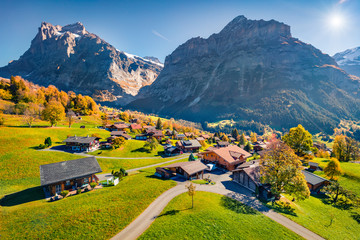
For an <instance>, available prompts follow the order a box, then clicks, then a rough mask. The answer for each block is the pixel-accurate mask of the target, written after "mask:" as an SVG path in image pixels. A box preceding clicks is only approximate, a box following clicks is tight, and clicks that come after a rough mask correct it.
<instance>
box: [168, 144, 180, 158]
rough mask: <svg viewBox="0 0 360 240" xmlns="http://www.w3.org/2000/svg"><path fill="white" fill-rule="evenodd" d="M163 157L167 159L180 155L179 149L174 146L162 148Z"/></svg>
mask: <svg viewBox="0 0 360 240" xmlns="http://www.w3.org/2000/svg"><path fill="white" fill-rule="evenodd" d="M164 152H165V155H166V156H168V157H172V156H176V155H179V154H181V153H182V151H181V149H180V148H178V147H175V146H172V145H170V146H164Z"/></svg>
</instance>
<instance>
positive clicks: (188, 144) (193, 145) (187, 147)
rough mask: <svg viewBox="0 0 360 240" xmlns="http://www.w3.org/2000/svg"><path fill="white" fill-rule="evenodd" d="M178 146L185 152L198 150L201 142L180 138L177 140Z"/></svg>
mask: <svg viewBox="0 0 360 240" xmlns="http://www.w3.org/2000/svg"><path fill="white" fill-rule="evenodd" d="M176 146H177V147H178V148H179V149H181V150H182V151H183V152H198V151H199V149H200V148H201V144H200V143H199V142H198V141H197V140H180V141H178V142H176Z"/></svg>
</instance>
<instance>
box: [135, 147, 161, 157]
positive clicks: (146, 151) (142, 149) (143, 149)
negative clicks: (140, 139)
mask: <svg viewBox="0 0 360 240" xmlns="http://www.w3.org/2000/svg"><path fill="white" fill-rule="evenodd" d="M131 152H132V153H136V152H137V153H151V151H150V150H149V149H147V148H144V147H141V148H137V149H134V150H131ZM159 153H160V152H157V154H156V155H154V156H155V157H158V156H160V154H159Z"/></svg>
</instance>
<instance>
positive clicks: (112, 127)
mask: <svg viewBox="0 0 360 240" xmlns="http://www.w3.org/2000/svg"><path fill="white" fill-rule="evenodd" d="M127 128H129V126H128V125H127V124H125V123H114V124H111V125H106V129H107V130H109V131H124V130H125V129H127Z"/></svg>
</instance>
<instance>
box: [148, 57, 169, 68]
mask: <svg viewBox="0 0 360 240" xmlns="http://www.w3.org/2000/svg"><path fill="white" fill-rule="evenodd" d="M144 59H146V60H149V61H152V62H155V63H158V64H161V65H163V66H164V64H162V63H161V62H160V60H159V59H158V58H156V57H150V56H146V57H144Z"/></svg>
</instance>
